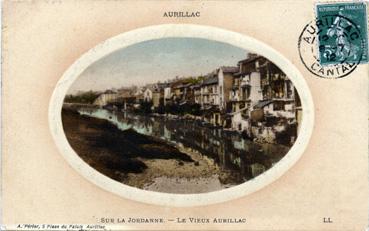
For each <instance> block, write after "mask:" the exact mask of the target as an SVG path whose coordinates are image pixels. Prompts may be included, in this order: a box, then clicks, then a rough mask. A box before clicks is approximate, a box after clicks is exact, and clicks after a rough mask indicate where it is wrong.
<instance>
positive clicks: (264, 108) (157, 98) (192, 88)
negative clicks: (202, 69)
mask: <svg viewBox="0 0 369 231" xmlns="http://www.w3.org/2000/svg"><path fill="white" fill-rule="evenodd" d="M111 102H121V103H122V105H123V107H124V109H128V108H129V107H139V105H140V103H142V102H150V103H151V105H152V109H153V111H155V110H157V109H158V108H160V107H165V106H168V105H179V106H184V105H187V106H188V105H189V106H195V105H197V106H198V107H199V108H200V109H201V116H200V117H201V119H202V120H204V121H205V122H208V123H209V124H212V125H214V126H221V127H224V128H228V129H232V130H236V131H241V132H245V133H246V134H247V135H248V136H250V137H257V138H263V139H266V140H268V139H269V140H270V141H273V140H275V139H276V134H277V133H278V132H282V131H284V130H286V129H287V128H288V127H291V126H294V127H296V129H295V130H296V131H295V132H294V133H295V134H294V135H290V136H293V137H292V139H295V138H296V136H297V135H296V134H297V133H298V130H299V126H300V122H301V117H302V109H301V103H300V99H299V96H298V94H297V92H296V89H295V88H294V86H293V83H292V82H291V80H290V79H289V78H288V77H287V76H286V75H285V74H284V72H283V71H281V70H280V69H279V68H278V67H277V66H276V65H275V64H273V63H272V62H270V61H269V60H267V59H266V58H264V57H262V56H259V55H256V54H248V56H247V58H246V59H244V60H240V61H239V62H238V63H237V66H234V67H228V66H222V67H219V68H217V69H215V70H214V71H212V72H211V73H209V74H207V75H206V76H202V77H198V78H182V79H174V80H172V81H167V82H165V83H156V84H151V85H146V86H144V87H134V88H126V89H121V90H119V91H112V90H108V91H106V92H105V93H103V94H101V95H100V97H99V98H98V99H97V100H96V101H95V104H98V105H100V106H104V105H106V104H107V103H111Z"/></svg>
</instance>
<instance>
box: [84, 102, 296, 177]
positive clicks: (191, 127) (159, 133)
mask: <svg viewBox="0 0 369 231" xmlns="http://www.w3.org/2000/svg"><path fill="white" fill-rule="evenodd" d="M79 113H80V114H84V115H88V116H92V117H96V118H100V119H105V120H108V121H110V122H111V123H112V124H114V125H115V126H117V127H118V128H119V129H121V130H126V129H130V128H132V129H134V130H135V131H137V132H138V133H141V134H144V135H148V136H155V137H159V138H161V139H163V140H166V141H168V142H170V143H173V144H175V145H176V146H179V147H183V148H185V149H189V150H191V151H195V152H198V153H201V155H203V156H204V158H209V159H212V160H213V161H214V163H216V164H217V165H218V166H219V168H220V169H224V170H227V171H233V172H237V173H238V174H239V175H241V176H242V178H243V179H242V180H243V181H247V180H250V179H252V178H254V177H256V176H258V175H260V174H262V173H263V172H265V171H266V170H268V169H270V168H271V167H272V166H273V165H275V164H276V163H277V162H278V161H279V160H280V159H281V158H283V156H285V155H286V154H287V152H288V150H289V148H290V147H286V146H283V145H277V144H260V143H255V142H253V141H250V140H247V139H244V138H243V137H242V136H241V135H240V134H238V133H237V132H231V131H226V130H223V129H222V128H213V127H209V126H206V125H203V124H202V123H201V122H200V121H196V120H190V119H179V118H168V117H165V116H145V115H139V114H134V113H132V112H116V111H108V110H105V109H94V108H81V109H79Z"/></svg>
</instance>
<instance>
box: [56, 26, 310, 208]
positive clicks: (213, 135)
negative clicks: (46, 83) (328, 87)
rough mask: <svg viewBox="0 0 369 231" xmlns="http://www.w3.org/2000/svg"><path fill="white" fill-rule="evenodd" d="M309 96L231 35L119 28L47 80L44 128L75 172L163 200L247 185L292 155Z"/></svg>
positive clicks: (291, 73) (274, 173)
mask: <svg viewBox="0 0 369 231" xmlns="http://www.w3.org/2000/svg"><path fill="white" fill-rule="evenodd" d="M313 121H314V114H313V103H312V98H311V95H310V92H309V89H308V87H307V85H306V83H305V80H304V79H303V77H302V75H301V74H300V72H299V71H298V70H297V69H296V68H295V67H294V66H293V65H292V64H291V63H290V62H289V61H288V60H287V59H286V58H284V57H283V56H282V55H281V54H279V53H278V52H277V51H275V50H273V49H272V48H270V47H268V46H267V45H265V44H263V43H261V42H259V41H257V40H255V39H253V38H250V37H247V36H245V35H241V34H238V33H235V32H231V31H225V30H222V29H218V28H213V27H207V26H195V25H161V26H152V27H146V28H142V29H137V30H134V31H130V32H126V33H123V34H121V35H118V36H116V37H113V38H111V39H108V40H107V41H105V42H103V43H101V44H100V45H98V46H97V47H95V48H93V49H92V50H90V51H89V52H87V53H86V54H84V55H83V56H82V57H81V58H79V59H78V60H77V61H76V62H75V63H74V64H73V65H72V66H71V67H70V68H69V69H68V70H67V71H66V72H65V74H64V75H63V77H62V78H61V79H60V80H59V82H58V84H57V87H56V88H55V90H54V93H53V95H52V98H51V101H50V107H49V123H50V128H51V132H52V135H53V137H54V140H55V142H56V144H57V147H58V149H59V151H60V152H61V153H62V155H63V156H64V157H65V158H66V160H67V161H68V162H69V164H71V165H72V166H73V168H74V169H75V170H77V171H78V172H79V173H80V174H82V175H83V176H84V177H85V178H87V179H88V180H90V181H91V182H93V183H94V184H96V185H98V186H100V187H102V188H103V189H105V190H107V191H110V192H112V193H115V194H118V195H120V196H123V197H125V198H128V199H132V200H136V201H140V202H145V203H150V204H158V205H166V206H198V205H206V204H213V203H220V202H224V201H228V200H231V199H235V198H238V197H241V196H245V195H247V194H250V193H252V192H255V191H257V190H259V189H261V188H262V187H264V186H266V185H268V184H269V183H271V182H273V181H275V180H276V179H278V178H279V177H280V176H281V175H282V174H284V173H285V172H286V171H288V169H289V168H290V167H292V166H293V164H294V163H295V162H296V161H297V160H298V159H299V158H300V156H301V155H302V153H303V152H304V149H305V148H306V146H307V144H308V141H309V138H310V136H311V133H312V127H313Z"/></svg>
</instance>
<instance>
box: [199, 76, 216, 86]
mask: <svg viewBox="0 0 369 231" xmlns="http://www.w3.org/2000/svg"><path fill="white" fill-rule="evenodd" d="M217 83H218V76H213V77H210V78H207V79H204V81H203V82H202V85H210V84H217Z"/></svg>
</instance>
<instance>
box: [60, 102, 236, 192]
mask: <svg viewBox="0 0 369 231" xmlns="http://www.w3.org/2000/svg"><path fill="white" fill-rule="evenodd" d="M62 120H63V127H64V131H65V134H66V136H67V139H68V141H69V143H70V145H71V146H72V148H73V149H74V150H75V151H76V153H78V155H79V156H80V157H81V158H82V159H83V160H84V161H85V162H86V163H88V164H89V165H90V166H92V167H93V168H95V169H96V170H97V171H99V172H101V173H102V174H104V175H106V176H108V177H110V178H112V179H114V180H117V181H120V182H122V183H124V184H127V185H130V186H134V187H138V188H143V189H148V190H153V191H162V192H172V193H200V192H208V191H214V190H219V189H221V188H225V187H229V186H231V185H235V184H239V183H242V177H241V176H239V175H238V174H235V173H232V172H230V171H229V172H228V171H224V170H220V168H219V166H218V165H217V164H216V163H215V162H214V160H212V159H210V158H207V157H204V156H203V155H201V154H200V153H198V152H196V151H193V150H189V149H185V148H183V147H176V146H174V145H172V144H170V143H168V142H165V141H163V140H161V139H159V138H155V137H152V136H147V135H143V134H139V133H137V132H136V131H134V130H133V129H128V130H124V131H122V130H119V129H118V128H117V127H116V126H114V125H113V124H111V123H110V122H108V121H106V120H103V119H97V118H93V117H89V116H83V115H80V114H79V113H77V112H76V111H74V110H66V109H63V111H62ZM178 186H182V187H178ZM168 190H169V191H168Z"/></svg>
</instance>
